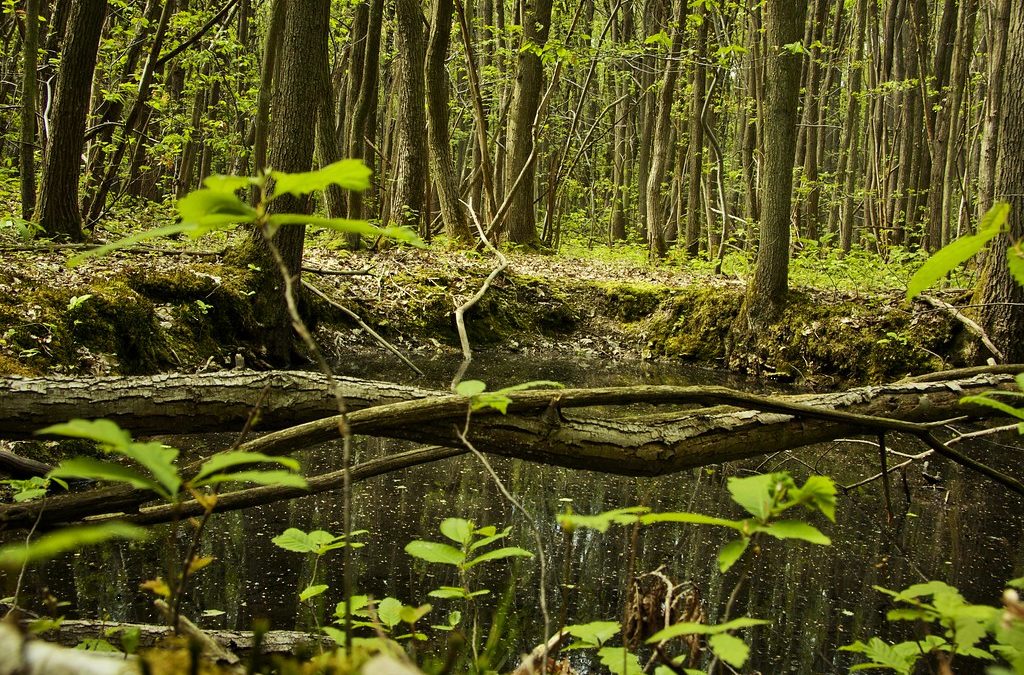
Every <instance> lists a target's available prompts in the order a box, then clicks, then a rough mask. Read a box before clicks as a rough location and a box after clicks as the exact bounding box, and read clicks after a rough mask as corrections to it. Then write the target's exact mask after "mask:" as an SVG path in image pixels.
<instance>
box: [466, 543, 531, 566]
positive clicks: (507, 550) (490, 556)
mask: <svg viewBox="0 0 1024 675" xmlns="http://www.w3.org/2000/svg"><path fill="white" fill-rule="evenodd" d="M532 557H533V553H530V552H529V551H527V550H526V549H525V548H520V547H518V546H505V547H503V548H496V549H494V550H493V551H488V552H487V553H484V554H483V555H480V556H477V557H476V558H473V559H472V560H470V561H469V562H468V563H466V566H465V569H467V570H468V569H469V568H470V567H473V566H474V565H479V564H480V563H485V562H491V561H493V560H502V559H504V558H532Z"/></svg>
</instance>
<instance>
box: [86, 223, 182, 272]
mask: <svg viewBox="0 0 1024 675" xmlns="http://www.w3.org/2000/svg"><path fill="white" fill-rule="evenodd" d="M195 231H196V225H195V224H193V223H175V224H174V225H164V226H163V227H154V228H153V229H151V230H143V231H142V232H136V233H135V234H133V235H131V236H130V237H125V238H124V239H118V240H117V241H112V242H110V243H107V244H103V245H102V246H97V247H96V248H90V249H89V250H87V251H82V252H81V253H79V254H77V255H73V256H71V257H70V258H68V261H67V263H66V264H67V266H68V267H77V266H79V265H81V264H82V263H83V262H85V261H86V260H88V259H90V258H98V257H99V256H103V255H106V254H108V253H110V252H111V251H116V250H118V249H121V248H127V247H128V246H134V245H135V244H138V243H139V242H141V241H146V240H148V239H157V238H159V237H170V236H173V235H176V234H182V233H189V234H191V233H193V232H195Z"/></svg>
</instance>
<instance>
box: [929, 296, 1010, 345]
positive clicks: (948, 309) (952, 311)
mask: <svg viewBox="0 0 1024 675" xmlns="http://www.w3.org/2000/svg"><path fill="white" fill-rule="evenodd" d="M917 297H918V298H919V299H921V300H922V301H924V302H926V303H928V304H929V305H931V306H932V307H935V308H936V309H939V310H942V311H943V312H945V313H946V314H948V315H950V316H951V317H953V318H954V319H956V320H957V321H959V322H960V323H962V324H963V326H964V328H966V329H967V332H968V333H970V334H971V335H974V336H975V337H977V338H978V339H980V340H981V344H983V345H985V348H986V349H988V350H989V352H991V353H992V355H993V356H995V357H996V359H997V360H998V361H1005V360H1006V357H1005V356H1003V353H1002V352H1001V351H999V348H998V347H996V346H995V344H993V342H992V340H991V339H989V337H988V333H986V332H985V329H984V328H982V327H981V326H979V325H978V324H977V323H975V322H974V321H971V320H970V319H969V318H967V317H966V316H964V314H963V312H961V311H960V310H959V309H957V308H956V307H954V306H953V305H951V304H949V303H948V302H946V301H945V300H940V299H938V298H936V297H933V296H931V295H919V296H917Z"/></svg>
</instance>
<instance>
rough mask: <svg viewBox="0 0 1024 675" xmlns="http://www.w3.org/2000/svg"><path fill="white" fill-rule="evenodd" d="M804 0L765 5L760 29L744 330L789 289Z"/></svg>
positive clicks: (769, 313) (767, 316)
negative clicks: (756, 161) (757, 151)
mask: <svg viewBox="0 0 1024 675" xmlns="http://www.w3.org/2000/svg"><path fill="white" fill-rule="evenodd" d="M806 16H807V0H767V2H766V3H765V5H764V24H765V32H766V34H767V35H766V36H767V44H768V52H767V60H768V70H767V78H766V80H765V103H764V121H763V122H762V125H763V126H764V136H765V153H764V154H765V172H764V182H763V190H762V201H761V204H762V205H761V241H760V246H759V248H758V251H757V263H756V264H755V267H754V275H753V277H752V278H751V280H750V285H749V288H748V290H747V298H746V302H745V304H744V311H743V313H742V314H743V316H745V317H746V320H747V322H748V325H749V326H752V327H756V326H758V325H760V324H762V323H763V322H766V321H770V320H771V319H772V318H774V317H775V315H776V314H777V313H778V311H779V309H780V308H781V306H782V302H783V300H784V299H785V296H786V292H787V290H788V288H789V241H790V214H791V212H792V210H791V208H790V205H791V203H792V198H793V163H794V160H795V157H796V135H797V122H798V120H799V117H798V113H797V110H798V105H799V100H800V61H801V55H800V51H799V50H797V49H794V48H793V44H794V43H796V42H799V41H800V36H801V35H802V34H803V28H804V21H805V19H806Z"/></svg>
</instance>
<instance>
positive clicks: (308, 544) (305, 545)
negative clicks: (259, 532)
mask: <svg viewBox="0 0 1024 675" xmlns="http://www.w3.org/2000/svg"><path fill="white" fill-rule="evenodd" d="M270 541H272V542H273V543H274V545H275V546H277V547H278V548H283V549H284V550H286V551H293V552H295V553H313V552H314V551H316V550H317V547H318V546H319V544H317V543H316V542H315V541H313V540H312V539H311V538H310V536H309V535H308V534H306V533H305V532H303V531H302V530H300V529H298V528H297V527H289V528H288V529H287V530H285V531H284V532H282V533H281V534H279V535H277V536H276V537H274V538H273V539H271V540H270Z"/></svg>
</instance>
